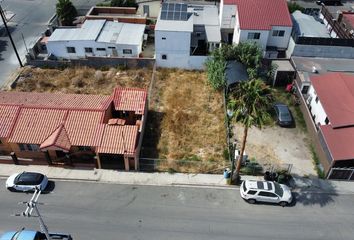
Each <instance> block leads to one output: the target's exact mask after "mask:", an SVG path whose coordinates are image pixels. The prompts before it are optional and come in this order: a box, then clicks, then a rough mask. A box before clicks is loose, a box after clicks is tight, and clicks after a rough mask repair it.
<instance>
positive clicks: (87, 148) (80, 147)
mask: <svg viewBox="0 0 354 240" xmlns="http://www.w3.org/2000/svg"><path fill="white" fill-rule="evenodd" d="M78 148H79V151H80V152H89V151H91V147H88V146H79V147H78Z"/></svg>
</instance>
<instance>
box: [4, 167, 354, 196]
mask: <svg viewBox="0 0 354 240" xmlns="http://www.w3.org/2000/svg"><path fill="white" fill-rule="evenodd" d="M22 171H27V172H31V171H34V172H40V173H43V174H45V175H47V176H48V178H49V179H52V180H65V181H91V182H100V183H114V184H131V185H159V186H198V187H218V188H238V186H233V185H227V184H226V181H225V179H224V177H223V175H222V174H184V173H173V174H171V173H144V172H124V171H115V170H106V169H94V170H80V169H70V168H61V167H49V166H37V165H29V166H23V165H12V164H1V165H0V177H2V178H7V177H8V176H10V175H11V174H13V173H18V172H22ZM242 179H243V180H245V179H252V180H263V177H261V176H242ZM292 187H293V190H294V191H297V192H301V191H304V192H314V193H330V194H354V183H353V182H344V181H328V180H323V179H318V178H299V177H296V178H294V179H293V181H292Z"/></svg>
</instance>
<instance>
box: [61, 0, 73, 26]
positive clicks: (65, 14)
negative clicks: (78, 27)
mask: <svg viewBox="0 0 354 240" xmlns="http://www.w3.org/2000/svg"><path fill="white" fill-rule="evenodd" d="M56 13H57V15H58V18H59V21H60V23H61V25H63V26H71V25H72V24H73V21H74V20H75V17H76V16H77V11H76V8H75V6H74V5H73V4H72V2H71V1H70V0H58V2H57V4H56Z"/></svg>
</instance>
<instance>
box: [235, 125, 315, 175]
mask: <svg viewBox="0 0 354 240" xmlns="http://www.w3.org/2000/svg"><path fill="white" fill-rule="evenodd" d="M234 131H235V133H236V134H235V136H236V139H237V140H238V141H239V143H240V141H242V136H243V127H242V126H241V125H239V124H236V125H235V128H234ZM245 151H246V153H247V154H248V156H249V158H250V159H252V158H255V159H256V161H257V162H258V163H259V164H261V165H262V166H263V167H264V170H267V169H270V168H271V166H275V167H278V168H284V167H285V166H286V164H292V165H293V166H292V170H291V173H292V174H297V175H299V176H304V175H315V176H316V175H317V174H316V172H315V170H314V165H313V163H312V157H311V152H310V150H309V140H308V139H307V136H306V134H305V133H303V132H301V131H300V129H298V128H281V127H279V126H272V127H266V128H263V129H262V130H260V129H258V128H255V127H253V128H251V129H249V131H248V138H247V145H246V150H245Z"/></svg>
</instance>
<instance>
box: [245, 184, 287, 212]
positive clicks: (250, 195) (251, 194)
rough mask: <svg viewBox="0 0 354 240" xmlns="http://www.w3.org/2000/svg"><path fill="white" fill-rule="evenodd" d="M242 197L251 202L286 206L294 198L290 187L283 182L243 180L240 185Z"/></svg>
mask: <svg viewBox="0 0 354 240" xmlns="http://www.w3.org/2000/svg"><path fill="white" fill-rule="evenodd" d="M240 193H241V197H242V198H243V199H245V200H246V201H247V202H249V203H252V204H253V203H256V202H269V203H279V204H280V206H283V207H285V206H286V205H287V204H290V203H291V201H292V200H293V198H292V194H291V191H290V189H289V188H288V187H287V186H286V185H283V184H279V183H276V182H268V181H253V180H246V181H243V182H242V184H241V187H240Z"/></svg>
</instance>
